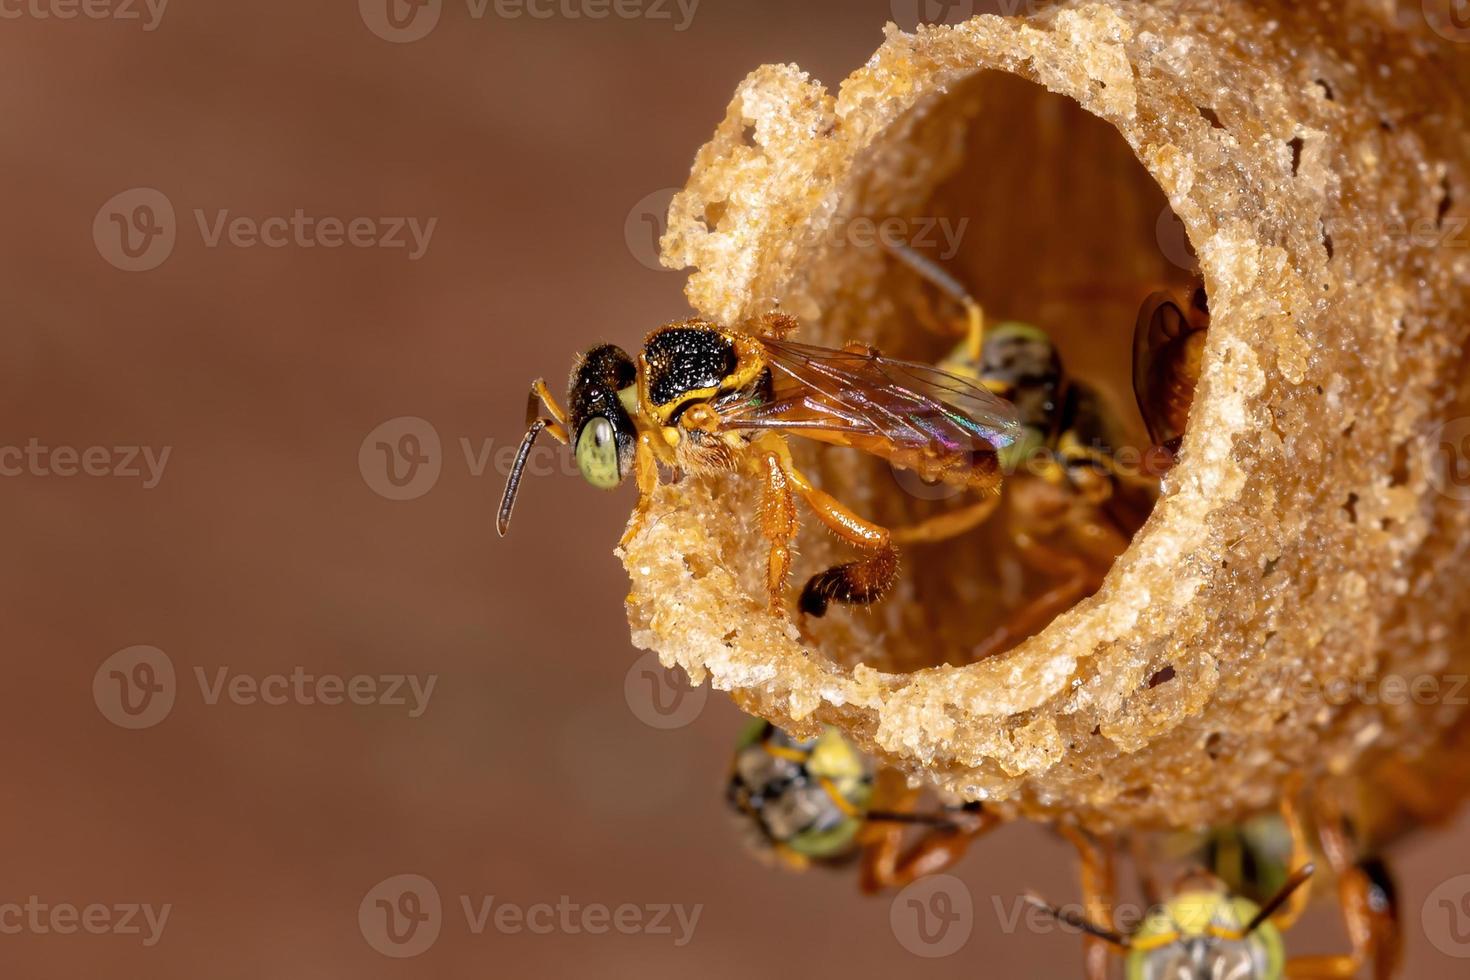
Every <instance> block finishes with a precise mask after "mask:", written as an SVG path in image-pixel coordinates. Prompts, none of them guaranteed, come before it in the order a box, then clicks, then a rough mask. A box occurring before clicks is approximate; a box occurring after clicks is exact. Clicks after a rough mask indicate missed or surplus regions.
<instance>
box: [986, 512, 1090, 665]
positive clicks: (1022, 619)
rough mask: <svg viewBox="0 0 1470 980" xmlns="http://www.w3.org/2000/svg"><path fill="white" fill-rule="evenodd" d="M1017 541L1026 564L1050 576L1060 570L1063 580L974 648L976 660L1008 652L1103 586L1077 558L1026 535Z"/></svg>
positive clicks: (1019, 610) (1020, 535) (1021, 609)
mask: <svg viewBox="0 0 1470 980" xmlns="http://www.w3.org/2000/svg"><path fill="white" fill-rule="evenodd" d="M1014 540H1015V544H1016V551H1017V553H1018V554H1019V555H1020V557H1021V560H1022V561H1024V562H1026V564H1028V565H1030V566H1031V567H1032V568H1035V569H1038V570H1040V571H1043V572H1045V573H1046V574H1049V575H1054V574H1056V573H1057V571H1058V570H1060V571H1061V574H1062V575H1063V576H1064V577H1063V579H1062V581H1061V582H1060V583H1059V584H1058V585H1056V586H1054V587H1053V588H1051V589H1049V590H1048V591H1046V592H1044V593H1042V594H1041V595H1039V596H1037V597H1036V598H1035V599H1033V600H1032V601H1030V602H1028V603H1027V604H1026V605H1024V606H1022V607H1021V608H1020V609H1018V610H1016V612H1015V613H1013V614H1012V615H1011V618H1010V619H1009V620H1008V621H1007V622H1006V624H1005V625H1004V626H1001V627H1000V628H998V629H997V630H996V631H995V632H993V633H991V634H990V636H988V637H986V639H985V640H983V641H982V642H981V643H980V645H979V646H977V647H976V648H975V651H974V654H973V659H975V660H984V659H986V658H987V657H993V656H995V655H997V654H1000V653H1004V652H1005V651H1007V650H1009V649H1010V648H1011V647H1013V646H1015V645H1016V644H1017V643H1020V642H1021V641H1022V640H1024V639H1026V637H1028V636H1031V635H1032V634H1034V633H1035V632H1036V631H1037V630H1039V629H1041V628H1042V627H1044V626H1046V624H1047V623H1049V622H1051V621H1052V620H1053V619H1055V618H1056V617H1057V616H1058V615H1060V614H1061V613H1063V612H1066V611H1067V610H1068V609H1070V608H1072V607H1073V606H1075V605H1076V604H1077V603H1078V602H1081V601H1082V600H1083V599H1085V598H1087V597H1088V596H1089V595H1091V594H1092V593H1093V592H1096V591H1097V589H1098V586H1099V585H1100V584H1101V580H1100V578H1099V576H1098V574H1097V573H1096V572H1095V571H1093V569H1092V567H1091V566H1089V565H1088V564H1087V562H1085V561H1083V560H1082V559H1080V558H1078V557H1077V556H1075V555H1070V554H1067V553H1066V552H1063V551H1058V550H1056V549H1055V548H1048V547H1046V546H1045V545H1043V544H1041V543H1040V542H1038V541H1036V540H1035V539H1034V538H1032V537H1031V536H1030V535H1027V534H1017V535H1016V536H1015V539H1014Z"/></svg>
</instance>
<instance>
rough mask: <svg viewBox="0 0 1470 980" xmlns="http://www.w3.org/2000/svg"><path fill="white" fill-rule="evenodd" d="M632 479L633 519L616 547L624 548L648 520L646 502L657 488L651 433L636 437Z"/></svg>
mask: <svg viewBox="0 0 1470 980" xmlns="http://www.w3.org/2000/svg"><path fill="white" fill-rule="evenodd" d="M633 477H634V479H635V480H636V481H637V483H638V504H637V506H636V507H634V508H633V517H632V519H631V520H629V521H628V529H627V530H626V531H624V532H623V537H622V539H621V540H620V541H619V542H618V547H620V548H626V547H627V546H628V542H629V541H632V540H633V538H634V537H636V536H637V534H638V532H639V531H641V530H643V522H644V521H646V520H647V519H648V501H649V499H650V498H651V497H652V496H653V491H654V490H655V489H656V488H657V487H658V456H657V454H656V453H655V452H654V448H653V433H651V432H642V433H639V435H638V450H637V453H636V454H635V455H634V457H633Z"/></svg>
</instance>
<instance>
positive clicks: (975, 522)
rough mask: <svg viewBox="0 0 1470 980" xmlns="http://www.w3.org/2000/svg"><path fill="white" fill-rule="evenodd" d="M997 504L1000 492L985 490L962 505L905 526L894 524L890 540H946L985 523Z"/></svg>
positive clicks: (903, 541)
mask: <svg viewBox="0 0 1470 980" xmlns="http://www.w3.org/2000/svg"><path fill="white" fill-rule="evenodd" d="M999 505H1000V495H999V494H995V493H991V494H986V495H985V497H983V498H982V499H980V500H977V501H975V502H974V503H972V504H967V505H966V506H964V507H957V508H955V509H954V510H950V511H945V512H944V513H943V514H935V515H934V516H933V517H929V518H926V519H924V520H922V521H920V522H919V523H917V524H910V525H909V526H908V527H899V528H894V529H893V543H894V544H934V543H935V542H937V541H948V540H949V539H950V538H956V537H959V536H960V535H961V534H964V533H965V532H967V531H970V530H973V529H974V528H977V527H979V526H980V525H981V524H984V523H985V522H986V521H987V520H988V519H989V518H990V515H992V514H994V513H995V509H996V507H998V506H999Z"/></svg>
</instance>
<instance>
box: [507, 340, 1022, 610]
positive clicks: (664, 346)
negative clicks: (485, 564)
mask: <svg viewBox="0 0 1470 980" xmlns="http://www.w3.org/2000/svg"><path fill="white" fill-rule="evenodd" d="M796 326H797V324H796V320H795V319H793V318H792V317H789V316H785V315H783V314H780V313H771V314H767V315H766V316H764V317H762V318H761V319H760V320H759V321H758V322H757V323H754V324H751V325H750V327H749V329H743V330H734V329H725V328H722V327H718V326H716V325H714V324H712V323H709V322H707V321H704V320H687V321H684V322H682V323H675V324H671V325H669V326H666V327H663V328H662V329H659V330H656V331H654V332H653V333H652V334H650V335H649V337H648V339H647V340H646V341H645V343H644V346H643V350H642V351H641V352H639V354H638V358H637V360H636V361H635V360H634V359H633V358H632V357H630V356H629V355H628V354H627V353H626V352H624V351H623V350H621V349H619V348H617V347H614V346H611V345H603V346H600V347H595V348H593V349H592V350H591V351H589V352H587V353H586V354H585V355H583V356H582V358H581V359H580V360H579V361H578V363H577V366H576V368H575V369H574V370H573V372H572V379H571V391H570V395H569V403H570V405H571V408H570V410H566V409H563V408H562V407H561V406H560V405H558V404H557V402H556V400H555V398H554V397H553V396H552V394H551V392H550V391H549V390H548V389H547V386H546V382H545V381H536V382H535V383H534V384H533V385H532V386H531V396H530V401H529V404H528V407H527V424H528V425H529V429H528V430H527V432H526V436H525V439H524V440H523V441H522V443H521V448H520V452H519V454H518V455H517V457H516V461H515V465H514V466H513V467H512V469H511V472H510V478H509V481H508V483H507V484H506V489H505V496H504V499H503V500H502V502H501V506H500V515H499V522H498V526H499V530H500V533H501V535H502V536H504V534H505V533H506V530H507V529H508V527H509V525H510V517H511V510H512V508H513V507H514V505H515V499H516V494H517V492H518V490H519V488H520V481H521V475H522V472H523V470H524V468H525V464H526V460H527V458H528V456H529V455H530V452H531V447H532V445H533V444H534V443H535V441H536V438H537V436H539V435H540V434H541V433H542V432H543V431H545V432H550V433H551V435H552V437H553V438H555V439H557V440H558V441H560V442H562V443H563V444H574V445H575V452H576V458H577V465H578V468H579V469H580V470H581V472H582V475H583V476H584V477H585V478H586V480H587V482H588V483H591V484H592V485H593V486H595V487H601V488H603V489H613V488H615V487H617V486H619V485H621V484H622V483H623V482H624V481H625V480H627V479H628V477H629V476H632V477H633V478H634V479H635V481H636V482H637V485H638V491H639V503H638V510H637V512H636V513H635V515H634V518H633V521H632V523H631V524H630V525H629V528H628V531H627V533H626V534H625V535H624V537H623V541H624V542H625V543H626V542H627V541H628V540H630V539H631V538H632V537H633V536H634V535H635V534H636V533H637V532H638V529H639V528H640V527H641V526H642V523H643V517H644V513H645V510H646V506H647V501H648V496H649V494H651V493H652V492H653V490H654V488H655V486H656V484H657V482H658V477H659V469H660V467H664V468H667V469H669V470H672V471H675V472H678V473H691V474H708V473H720V472H730V471H738V472H743V473H746V474H748V475H750V476H752V477H754V478H756V479H758V480H760V481H761V483H762V486H763V488H764V494H763V499H762V503H761V513H760V526H761V530H762V532H763V534H764V535H765V537H766V538H767V540H768V541H769V545H770V552H769V560H768V566H767V576H766V588H767V592H768V596H769V601H770V608H771V610H772V612H773V613H778V614H779V613H780V612H781V611H782V610H783V609H784V604H785V600H784V592H785V584H786V578H787V575H788V573H789V572H790V568H791V556H792V547H791V545H792V541H793V539H794V538H795V537H796V532H797V527H798V525H797V514H796V501H797V499H798V498H799V499H800V500H801V501H802V502H803V503H805V504H806V505H807V506H808V507H809V508H810V509H811V511H812V512H813V513H814V514H816V516H817V518H818V519H819V520H820V521H821V522H822V523H823V524H825V525H826V526H827V527H828V528H829V529H830V530H831V531H833V532H834V533H835V534H836V535H837V536H838V537H840V538H842V539H843V540H844V541H847V542H848V543H850V544H851V545H853V546H854V547H855V548H857V549H858V550H859V551H860V552H861V553H862V557H861V558H860V559H859V560H858V561H854V562H849V563H846V564H841V565H837V566H835V567H833V568H829V569H827V570H826V571H823V572H819V573H818V574H816V575H814V576H812V577H811V578H810V579H809V580H808V581H807V583H806V586H805V588H804V589H803V590H802V592H801V597H800V600H799V606H800V608H801V611H802V612H804V613H807V614H809V615H812V616H822V615H824V614H825V613H826V611H827V608H828V606H829V604H830V603H832V602H839V603H848V604H854V605H866V604H868V603H872V602H876V601H877V600H878V599H880V598H882V597H883V595H884V594H885V593H887V592H888V591H889V589H890V588H891V587H892V585H893V583H894V581H895V579H896V578H897V576H898V564H899V562H898V550H897V548H896V547H895V546H894V542H893V536H892V534H891V532H890V531H889V530H888V529H887V528H885V527H883V526H881V525H879V524H876V523H874V522H872V521H868V520H865V519H864V518H862V517H860V516H858V515H857V514H856V513H854V512H853V511H852V510H850V509H849V508H847V507H846V506H845V505H843V504H842V503H841V502H840V501H838V500H837V499H836V498H835V497H833V496H831V495H830V494H828V493H826V492H825V491H823V490H820V489H818V488H817V487H816V486H815V485H813V483H812V482H811V481H810V480H809V479H807V477H806V476H804V475H803V474H802V473H801V471H800V470H798V469H797V468H796V466H795V464H794V463H793V462H792V458H791V452H790V449H789V448H788V447H787V444H786V439H787V437H789V436H799V437H801V438H805V439H813V440H816V441H818V442H824V443H828V444H830V445H834V446H845V447H849V448H852V449H857V450H859V451H860V452H864V453H868V454H871V455H873V456H877V457H879V458H881V459H884V460H886V461H888V462H889V463H890V464H891V465H893V466H894V467H896V468H898V469H902V470H909V471H912V472H914V473H916V474H918V475H919V476H920V478H922V479H924V480H928V481H931V482H938V483H944V484H947V485H950V486H954V487H959V488H963V489H967V490H973V491H976V492H979V493H983V494H994V493H995V492H996V491H997V490H998V489H999V486H1000V483H1001V479H1002V477H1001V466H1000V458H999V454H1000V453H1001V451H1003V450H1005V449H1006V448H1008V447H1010V446H1011V445H1013V444H1014V443H1015V442H1016V440H1017V438H1018V437H1019V435H1020V426H1019V422H1018V419H1017V415H1016V410H1015V406H1014V405H1013V404H1011V403H1010V402H1008V401H1006V400H1005V399H1003V398H1001V397H999V396H997V395H995V394H993V393H992V392H990V391H988V390H987V389H986V388H984V387H983V386H981V385H978V384H976V383H974V382H973V381H970V380H968V379H966V378H964V377H961V376H959V375H956V374H952V373H949V372H947V371H944V370H941V369H938V368H935V367H932V366H930V365H926V364H916V363H912V362H908V361H899V360H894V359H891V358H887V357H884V356H883V355H882V354H880V353H879V352H878V351H877V350H876V349H874V348H872V347H868V346H866V345H862V344H849V345H847V346H846V347H843V348H842V349H840V350H839V349H831V348H825V347H814V346H811V345H808V344H799V343H794V342H792V341H789V340H787V339H786V337H787V335H788V334H790V333H791V332H792V331H794V330H795V329H796ZM543 405H544V406H545V408H546V411H547V412H549V413H550V416H551V417H550V418H546V417H543V416H542V415H541V413H540V409H541V406H543Z"/></svg>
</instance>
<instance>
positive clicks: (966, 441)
mask: <svg viewBox="0 0 1470 980" xmlns="http://www.w3.org/2000/svg"><path fill="white" fill-rule="evenodd" d="M761 344H762V345H763V346H764V347H765V349H766V353H767V355H768V357H769V359H770V365H771V373H772V387H773V390H774V397H773V398H772V399H770V400H769V401H766V402H764V403H760V404H755V403H742V404H740V405H736V406H730V407H726V408H722V409H721V411H720V420H721V424H722V426H723V427H724V428H726V429H733V430H738V429H791V430H795V431H798V432H799V431H801V430H803V429H805V430H820V431H824V432H842V433H849V434H853V435H866V436H876V437H881V438H883V439H886V440H889V441H891V442H893V443H894V444H895V445H897V446H899V447H901V448H905V449H915V450H922V449H925V448H932V449H936V450H939V451H940V452H942V453H945V454H951V453H960V452H973V451H976V450H979V449H983V448H986V447H988V448H991V449H994V450H999V449H1003V448H1005V447H1006V446H1009V445H1011V444H1012V443H1014V442H1015V441H1016V440H1017V439H1019V438H1020V435H1021V428H1020V423H1019V421H1018V420H1017V417H1016V410H1015V406H1013V405H1012V404H1011V403H1010V402H1008V401H1006V400H1005V399H1004V398H1001V397H1000V396H998V395H996V394H994V393H992V392H990V391H988V390H986V389H985V388H983V387H981V386H980V385H977V384H975V383H974V382H972V381H968V380H966V379H965V378H961V377H959V376H958V375H954V374H950V373H949V372H947V371H941V370H939V369H938V368H935V367H931V366H929V365H927V364H916V363H913V362H911V361H898V360H893V359H891V358H887V357H883V356H881V355H879V354H873V353H868V352H861V351H850V350H832V349H830V348H826V347H813V346H811V345H809V344H795V343H791V342H789V341H784V340H770V339H764V338H763V339H762V340H761Z"/></svg>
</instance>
